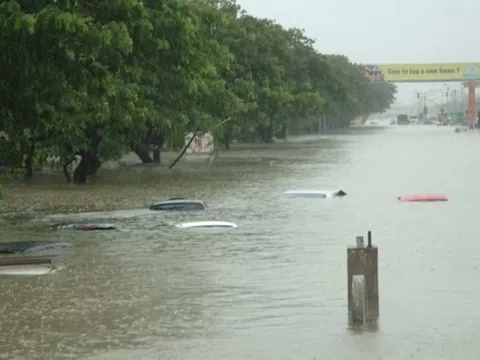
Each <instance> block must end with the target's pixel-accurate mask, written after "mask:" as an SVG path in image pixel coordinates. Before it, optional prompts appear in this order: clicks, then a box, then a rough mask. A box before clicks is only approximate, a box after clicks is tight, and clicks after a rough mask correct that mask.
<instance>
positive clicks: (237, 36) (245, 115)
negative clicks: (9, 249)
mask: <svg viewBox="0 0 480 360" xmlns="http://www.w3.org/2000/svg"><path fill="white" fill-rule="evenodd" d="M0 28H1V31H2V34H3V39H2V41H1V42H0V47H1V48H0V64H1V65H0V73H1V74H0V96H1V98H2V102H1V105H0V112H1V113H0V134H1V135H2V136H0V137H2V139H0V159H2V160H3V161H5V162H7V163H8V164H9V165H10V166H12V167H16V168H20V167H22V168H25V172H26V176H32V175H33V169H34V168H35V164H40V163H42V162H44V161H45V158H46V157H47V156H57V157H59V158H60V159H61V162H62V163H64V164H65V169H66V168H67V167H66V166H67V164H69V163H70V162H71V161H72V159H73V158H75V157H76V156H81V161H80V163H79V165H78V166H77V168H76V169H75V172H74V174H73V181H74V182H75V183H84V182H85V181H86V179H87V177H88V176H89V175H93V174H95V173H96V172H97V170H98V169H99V168H100V166H101V163H102V161H106V160H111V159H115V158H119V157H120V156H122V155H123V154H125V153H127V152H131V151H134V152H135V153H137V154H138V156H139V157H140V159H141V160H142V161H143V162H152V161H160V151H161V149H162V148H163V147H164V146H165V144H167V146H168V147H169V148H171V149H177V148H180V147H181V146H182V145H183V144H184V137H185V134H186V133H187V132H194V131H198V132H202V131H210V130H212V129H214V131H213V132H214V135H215V139H217V141H219V143H220V144H223V146H224V147H225V148H226V149H228V147H229V145H230V143H231V142H232V141H233V140H237V141H264V142H271V141H273V139H274V138H275V137H277V138H285V136H286V134H287V131H290V132H292V131H293V132H295V131H296V132H300V131H304V130H305V129H310V130H311V131H319V127H320V126H319V123H320V122H319V120H322V119H324V118H326V119H328V122H327V123H328V126H329V127H330V128H332V127H341V126H345V125H348V123H349V122H350V120H351V119H352V118H353V117H355V116H359V115H365V114H369V113H376V112H382V111H384V110H386V109H387V108H388V107H389V106H390V104H391V103H392V102H393V101H394V97H395V93H396V89H395V87H394V86H393V85H390V84H373V83H370V82H369V81H368V80H367V79H366V78H365V77H364V76H363V75H362V74H361V72H360V67H359V66H358V65H356V64H353V63H351V62H350V61H349V60H348V59H347V58H346V57H344V56H339V55H323V54H320V53H318V52H317V51H316V50H315V49H314V47H313V45H314V41H313V40H312V39H310V38H308V37H307V36H306V35H305V34H304V33H303V31H301V30H298V29H285V28H283V27H282V26H280V25H278V24H276V23H275V22H274V21H271V20H267V19H259V18H255V17H253V16H250V15H248V14H246V13H245V12H243V11H241V9H240V8H239V7H238V6H237V5H236V3H235V2H234V1H232V0H195V1H189V0H103V1H95V0H36V1H31V0H4V1H0ZM227 118H228V119H231V120H230V121H227V122H224V123H223V125H222V126H218V124H219V123H222V121H223V120H225V119H227ZM152 153H153V155H152ZM65 172H66V175H67V179H68V181H70V180H69V179H70V177H69V175H68V172H67V171H65Z"/></svg>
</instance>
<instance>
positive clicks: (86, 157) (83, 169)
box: [73, 151, 102, 185]
mask: <svg viewBox="0 0 480 360" xmlns="http://www.w3.org/2000/svg"><path fill="white" fill-rule="evenodd" d="M80 156H81V157H82V159H81V160H80V163H79V164H78V166H77V168H76V169H75V171H74V172H73V182H74V183H75V184H77V185H81V184H85V183H86V182H87V177H88V176H89V175H95V174H96V173H97V171H98V169H100V166H101V165H102V163H101V161H100V159H99V158H98V156H97V155H96V154H92V153H91V152H87V151H81V152H80Z"/></svg>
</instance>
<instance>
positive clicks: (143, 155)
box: [133, 149, 153, 164]
mask: <svg viewBox="0 0 480 360" xmlns="http://www.w3.org/2000/svg"><path fill="white" fill-rule="evenodd" d="M133 151H134V152H135V154H137V156H138V158H139V159H140V161H141V162H142V163H143V164H150V163H152V162H153V159H152V157H151V156H150V153H149V152H148V151H147V150H144V149H143V150H140V149H135V150H133Z"/></svg>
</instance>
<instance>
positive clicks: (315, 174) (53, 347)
mask: <svg viewBox="0 0 480 360" xmlns="http://www.w3.org/2000/svg"><path fill="white" fill-rule="evenodd" d="M274 147H275V149H271V146H258V147H253V148H247V147H244V148H240V149H237V150H235V151H233V152H232V153H231V154H228V155H227V154H226V155H225V156H224V158H223V160H222V158H220V160H219V161H218V162H217V163H214V164H213V165H212V164H210V165H205V163H204V162H198V161H197V162H195V161H189V160H187V161H185V162H184V163H182V164H181V166H179V168H178V169H177V170H175V171H173V172H171V173H167V172H166V171H165V170H164V169H161V168H155V167H145V168H141V167H134V168H133V169H129V168H124V169H118V170H107V171H105V172H104V173H103V174H102V177H101V178H99V179H96V180H95V181H96V182H97V183H96V185H95V186H90V187H86V188H84V189H78V188H70V187H59V190H58V191H57V192H56V193H54V194H52V193H51V192H49V191H48V189H49V188H52V187H49V185H48V184H46V183H44V184H42V183H41V181H40V183H37V185H35V186H36V188H31V187H30V188H29V189H16V188H12V189H9V196H10V198H9V199H10V200H9V203H8V204H7V206H8V207H9V209H10V210H8V211H13V210H14V209H15V208H17V209H22V210H24V209H26V208H27V204H28V203H29V202H34V203H35V206H36V209H40V210H41V209H44V208H45V207H46V205H45V204H47V205H48V204H51V205H52V207H53V208H54V209H57V210H58V211H59V212H61V214H45V213H43V212H40V213H38V212H33V211H32V212H31V214H30V215H28V216H25V214H23V215H24V216H23V217H18V216H17V217H15V216H13V215H12V214H9V215H7V217H4V219H8V221H5V222H4V223H2V224H5V226H6V227H5V228H4V231H3V232H2V235H1V239H2V241H7V240H13V239H15V240H27V239H34V238H35V239H36V238H38V239H40V238H42V239H52V240H61V241H65V242H70V243H72V244H73V245H74V248H73V253H72V256H71V257H70V259H71V261H70V264H69V267H68V269H67V270H66V271H64V272H62V273H58V274H55V275H53V276H50V277H39V278H25V279H23V278H22V279H0V284H1V289H2V295H1V299H2V301H1V303H0V304H1V306H2V311H1V313H0V322H1V324H2V337H1V338H0V357H2V356H4V357H5V358H9V359H15V358H18V359H37V358H38V359H64V358H65V359H67V358H84V359H92V360H93V359H132V358H139V359H162V360H164V359H194V360H203V359H228V360H232V359H234V360H237V359H262V360H263V359H267V360H268V359H272V360H274V359H275V360H279V359H315V358H316V359H322V360H323V359H335V360H339V359H349V360H350V359H359V360H364V359H365V360H367V359H368V360H371V359H412V358H414V359H422V360H433V359H435V360H437V359H453V358H462V359H478V350H479V346H478V345H476V336H477V330H478V327H477V324H476V322H475V321H474V319H475V318H476V316H477V315H480V313H479V311H478V309H477V306H476V299H477V298H478V297H479V295H480V291H479V290H478V289H477V287H476V286H475V284H476V282H477V277H478V267H479V264H480V257H479V255H478V254H479V253H480V252H479V250H480V244H479V242H478V241H476V237H477V226H476V225H475V224H476V220H477V219H478V217H479V211H480V209H479V207H478V203H479V202H480V194H479V193H478V192H477V191H476V190H475V189H476V182H477V177H478V176H479V175H480V173H479V174H477V173H478V169H477V167H476V157H475V156H474V155H473V154H475V153H479V152H480V141H479V134H477V133H462V134H455V133H454V132H453V129H451V128H437V127H422V126H418V127H403V128H402V127H398V128H396V127H395V128H391V129H386V130H384V131H373V132H372V131H360V130H358V131H356V133H348V134H340V135H335V136H330V137H326V138H321V137H320V138H315V137H312V138H311V139H310V141H308V142H305V143H302V142H301V141H293V142H292V143H288V144H279V145H274ZM471 154H472V155H471ZM132 178H135V182H132ZM110 180H112V185H111V186H109V185H108V181H110ZM295 188H342V189H344V190H345V191H346V192H347V194H348V195H347V196H346V197H344V198H339V199H331V200H328V201H325V200H319V199H289V198H286V197H284V196H283V192H284V191H286V190H289V189H295ZM422 191H428V192H440V193H445V194H447V195H448V196H449V198H450V201H449V202H447V203H429V204H409V203H398V202H397V201H396V197H397V196H398V195H400V194H404V193H410V192H422ZM80 195H81V196H80ZM179 195H188V196H195V197H197V198H202V199H205V200H206V202H207V205H208V206H209V207H208V209H207V211H206V212H198V213H164V212H152V211H148V210H145V208H146V207H147V206H148V205H149V204H150V202H151V201H153V200H157V199H161V198H166V197H170V196H179ZM42 201H43V202H42ZM90 201H91V202H94V203H95V204H94V205H88V204H87V206H86V205H85V204H86V203H88V202H90ZM73 202H76V204H74V205H73V206H72V205H71V204H72V203H73ZM59 204H60V205H59ZM62 204H63V205H62ZM78 208H85V209H86V210H89V211H90V212H89V213H82V214H72V213H71V212H72V211H75V210H77V209H78ZM103 210H106V211H103ZM69 211H70V213H69ZM15 219H16V220H15ZM91 220H101V221H102V222H104V221H106V222H115V223H118V224H119V225H120V228H121V231H99V232H95V231H90V232H82V231H54V230H52V229H51V228H50V227H49V226H50V225H53V224H55V223H59V222H70V221H72V222H73V221H75V222H76V221H78V222H81V221H91ZM197 220H228V221H233V222H235V223H237V224H238V225H239V227H238V228H237V229H232V230H228V231H225V232H218V231H216V232H209V231H207V232H205V231H185V230H183V229H177V228H175V227H173V226H172V224H175V223H178V222H184V221H197ZM367 230H372V231H373V236H374V237H373V240H374V242H375V243H376V244H378V246H379V248H380V302H381V304H380V315H381V319H380V320H381V325H380V330H379V331H378V332H375V333H360V334H358V333H357V334H355V333H352V332H350V331H349V330H348V329H347V326H346V322H347V312H346V259H345V257H346V250H345V248H346V247H347V246H349V245H353V244H354V242H355V236H356V235H363V234H365V233H366V231H367Z"/></svg>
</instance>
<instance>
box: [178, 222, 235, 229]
mask: <svg viewBox="0 0 480 360" xmlns="http://www.w3.org/2000/svg"><path fill="white" fill-rule="evenodd" d="M175 227H177V228H181V229H199V228H203V229H206V228H209V229H213V228H217V229H219V228H220V229H221V228H229V229H234V228H236V227H237V224H235V223H233V222H229V221H194V222H185V223H181V224H177V225H175Z"/></svg>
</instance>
